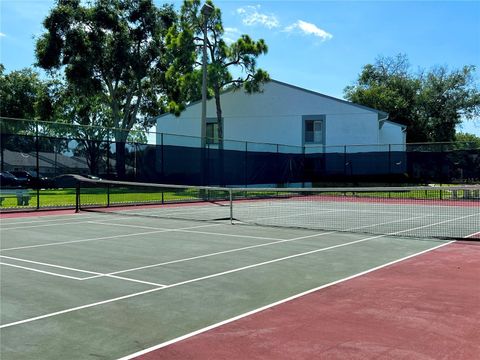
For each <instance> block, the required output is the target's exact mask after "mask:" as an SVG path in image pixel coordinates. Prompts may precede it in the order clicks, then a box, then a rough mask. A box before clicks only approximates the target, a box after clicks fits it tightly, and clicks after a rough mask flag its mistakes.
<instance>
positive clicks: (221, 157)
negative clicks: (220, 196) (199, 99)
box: [215, 88, 225, 186]
mask: <svg viewBox="0 0 480 360" xmlns="http://www.w3.org/2000/svg"><path fill="white" fill-rule="evenodd" d="M215 105H216V108H217V125H218V175H219V177H218V180H219V182H220V183H219V184H218V185H220V186H223V185H225V177H224V174H223V173H224V171H225V164H224V161H225V153H224V152H225V150H224V145H223V118H222V106H221V103H220V88H216V89H215Z"/></svg>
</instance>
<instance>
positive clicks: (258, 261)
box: [0, 212, 449, 360]
mask: <svg viewBox="0 0 480 360" xmlns="http://www.w3.org/2000/svg"><path fill="white" fill-rule="evenodd" d="M0 234H1V254H0V255H1V256H0V261H1V264H2V265H1V324H2V325H1V338H0V345H1V353H0V355H1V356H0V357H1V359H2V360H11V359H49V360H53V359H70V360H73V359H118V358H122V357H126V356H128V355H129V354H133V353H135V352H138V351H141V350H143V349H146V348H149V347H152V346H155V345H157V344H161V343H163V342H166V341H170V340H172V339H175V338H178V337H181V336H185V335H187V334H190V333H192V332H195V331H198V330H201V329H204V328H206V327H209V326H212V325H215V324H218V323H220V322H225V321H228V320H229V319H232V318H234V317H238V316H242V315H244V314H246V313H249V312H254V311H256V310H258V309H260V308H264V307H268V306H269V305H271V304H274V303H277V302H281V301H284V300H285V299H288V298H291V297H294V296H297V295H299V294H302V293H305V292H308V291H311V290H312V289H316V288H320V287H323V286H325V285H328V284H331V283H334V282H338V281H341V280H343V279H347V278H351V277H355V276H358V275H361V274H363V273H365V272H368V271H371V270H374V269H376V268H379V267H382V266H385V265H387V264H390V263H392V262H396V261H399V260H401V259H404V258H406V257H410V256H414V255H416V254H418V253H421V252H424V251H428V250H429V249H433V248H436V247H439V246H443V245H445V244H448V243H449V241H444V240H434V239H416V238H400V237H392V236H385V235H373V234H372V235H368V234H353V233H341V232H336V231H320V230H306V229H287V228H276V227H261V226H249V225H241V224H236V225H232V224H230V223H229V222H226V221H216V222H199V221H184V220H175V219H159V218H149V217H140V216H131V217H129V216H123V215H117V214H97V213H85V212H81V213H79V214H75V215H73V214H72V215H62V216H58V215H52V216H41V217H40V216H38V217H19V218H11V219H10V218H9V219H2V220H1V233H0ZM353 299H355V294H352V300H353Z"/></svg>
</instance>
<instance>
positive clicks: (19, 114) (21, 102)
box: [0, 64, 43, 119]
mask: <svg viewBox="0 0 480 360" xmlns="http://www.w3.org/2000/svg"><path fill="white" fill-rule="evenodd" d="M42 86H43V83H42V81H41V80H40V78H39V76H38V74H37V73H36V72H35V71H33V70H32V69H30V68H25V69H23V70H19V71H12V72H11V73H9V74H5V67H4V66H3V65H2V64H0V99H1V101H0V116H1V117H9V118H16V119H34V118H35V116H36V102H37V98H38V93H39V91H40V89H41V88H42Z"/></svg>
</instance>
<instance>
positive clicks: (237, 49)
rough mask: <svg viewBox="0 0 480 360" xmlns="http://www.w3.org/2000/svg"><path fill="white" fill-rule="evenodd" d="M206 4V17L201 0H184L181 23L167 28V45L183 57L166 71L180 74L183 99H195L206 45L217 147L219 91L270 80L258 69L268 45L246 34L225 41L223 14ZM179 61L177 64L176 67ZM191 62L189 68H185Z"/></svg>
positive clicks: (250, 89)
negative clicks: (231, 40) (216, 127)
mask: <svg viewBox="0 0 480 360" xmlns="http://www.w3.org/2000/svg"><path fill="white" fill-rule="evenodd" d="M206 4H207V5H209V6H211V7H212V8H213V11H212V13H211V14H210V15H209V16H208V17H205V16H204V15H203V14H202V13H201V9H200V0H185V1H184V3H183V6H182V9H181V15H180V22H179V24H178V26H177V27H173V28H172V29H171V30H170V33H169V38H168V40H169V41H168V42H169V45H170V48H171V49H172V50H173V51H174V52H175V51H177V52H178V51H182V52H183V56H184V59H183V61H180V62H177V63H176V62H173V63H172V66H171V68H170V70H169V73H168V74H178V73H179V72H180V73H183V77H180V78H178V77H177V81H178V82H177V84H176V85H177V88H180V89H181V90H180V91H179V92H180V93H183V94H184V97H183V100H184V101H195V100H199V99H200V97H201V84H202V82H201V81H202V76H201V66H202V49H203V46H204V45H206V47H207V52H208V57H209V62H208V64H207V72H208V90H209V93H210V94H211V95H213V97H214V99H215V106H216V115H217V123H218V137H219V139H220V144H219V145H220V148H222V146H223V143H222V139H223V118H222V106H221V101H220V94H221V92H222V90H225V89H227V88H234V89H239V88H241V87H243V88H244V90H245V91H247V92H248V93H253V92H258V91H261V84H262V83H264V82H266V81H268V80H269V79H270V77H269V75H268V73H267V72H266V71H264V70H262V69H258V68H257V61H256V59H257V57H258V56H260V55H262V54H266V53H267V51H268V47H267V45H266V44H265V41H264V40H263V39H260V40H258V41H254V40H252V39H251V38H250V36H248V35H241V36H240V38H239V39H238V40H237V41H235V42H233V43H231V44H227V42H226V41H225V39H224V38H223V35H224V28H223V24H222V14H221V11H220V9H219V8H216V7H215V6H214V5H213V2H212V1H210V0H207V2H206ZM205 21H206V28H207V34H208V35H207V40H206V43H205V44H204V24H205ZM179 64H180V66H179ZM188 65H190V68H189V67H188ZM232 68H237V69H240V70H241V74H240V75H238V76H233V75H232V73H231V70H232Z"/></svg>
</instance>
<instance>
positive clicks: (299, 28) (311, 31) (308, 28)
mask: <svg viewBox="0 0 480 360" xmlns="http://www.w3.org/2000/svg"><path fill="white" fill-rule="evenodd" d="M284 31H285V32H289V33H291V32H301V33H303V34H305V35H313V36H316V37H318V38H320V39H321V40H322V41H326V40H330V39H331V38H332V37H333V35H332V34H330V33H328V32H326V31H325V30H323V29H320V28H319V27H318V26H317V25H315V24H312V23H308V22H306V21H303V20H298V21H297V22H295V23H293V24H292V25H289V26H287V27H286V28H285V29H284Z"/></svg>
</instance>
